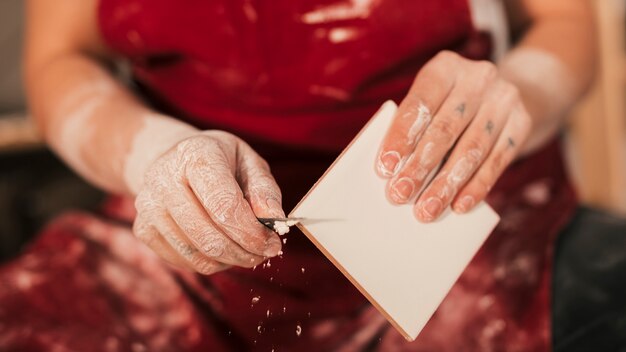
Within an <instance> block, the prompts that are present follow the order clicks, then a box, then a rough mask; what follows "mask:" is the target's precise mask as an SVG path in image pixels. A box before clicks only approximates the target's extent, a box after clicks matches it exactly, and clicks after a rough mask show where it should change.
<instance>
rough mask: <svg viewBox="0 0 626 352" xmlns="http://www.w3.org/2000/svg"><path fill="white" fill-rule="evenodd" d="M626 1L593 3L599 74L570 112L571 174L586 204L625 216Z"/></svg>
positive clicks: (611, 0) (600, 0)
mask: <svg viewBox="0 0 626 352" xmlns="http://www.w3.org/2000/svg"><path fill="white" fill-rule="evenodd" d="M625 3H626V0H596V1H595V6H596V15H597V18H598V50H599V53H600V62H599V64H600V65H599V70H598V77H597V81H596V84H595V86H594V88H593V89H592V91H591V92H590V94H589V96H588V97H587V98H586V99H585V101H583V102H582V103H581V104H580V105H579V107H578V108H577V109H576V111H575V112H574V116H573V117H574V118H573V120H572V123H571V128H570V133H571V137H572V141H573V143H572V146H573V148H574V152H573V158H574V162H573V164H574V172H575V173H576V174H577V175H576V176H577V179H578V181H579V182H578V188H579V191H580V193H581V196H582V200H583V201H584V202H585V203H588V204H591V205H594V206H598V207H601V208H604V209H608V210H612V211H616V212H620V213H626V170H625V164H626V156H625V152H626V123H625V121H626V115H625V113H626V109H625V103H624V100H625V99H626V91H625V88H626V66H625V64H626V49H625V47H624V41H625V36H624V32H625V31H626V23H625V21H624V19H625V16H624V10H625V9H624V6H625Z"/></svg>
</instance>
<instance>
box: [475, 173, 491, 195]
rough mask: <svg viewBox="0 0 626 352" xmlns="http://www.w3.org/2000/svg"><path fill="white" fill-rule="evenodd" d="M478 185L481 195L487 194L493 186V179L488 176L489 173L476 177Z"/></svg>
mask: <svg viewBox="0 0 626 352" xmlns="http://www.w3.org/2000/svg"><path fill="white" fill-rule="evenodd" d="M476 185H477V188H478V193H479V194H487V193H489V191H490V190H491V187H492V186H493V181H492V177H490V176H489V175H487V173H485V172H482V173H480V174H479V175H478V176H477V177H476Z"/></svg>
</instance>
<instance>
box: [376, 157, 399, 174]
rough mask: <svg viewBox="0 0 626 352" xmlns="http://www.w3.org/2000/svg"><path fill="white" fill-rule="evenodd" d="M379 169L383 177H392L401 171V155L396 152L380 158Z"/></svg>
mask: <svg viewBox="0 0 626 352" xmlns="http://www.w3.org/2000/svg"><path fill="white" fill-rule="evenodd" d="M378 168H379V169H380V173H381V174H382V175H383V176H386V177H391V176H393V175H395V174H396V173H397V172H398V169H400V153H398V152H396V151H390V152H386V153H385V154H383V155H382V156H381V157H380V161H379V163H378Z"/></svg>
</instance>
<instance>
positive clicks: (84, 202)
mask: <svg viewBox="0 0 626 352" xmlns="http://www.w3.org/2000/svg"><path fill="white" fill-rule="evenodd" d="M594 3H595V7H596V16H597V19H598V27H599V33H598V41H597V42H598V50H599V53H600V58H601V59H600V67H599V71H598V77H597V80H596V83H595V85H594V87H593V89H592V90H591V92H590V93H589V95H588V97H587V98H586V99H585V100H584V101H583V102H582V103H581V104H580V105H579V106H578V107H577V108H576V109H575V111H573V113H572V119H571V120H570V121H571V122H570V125H569V126H568V127H567V129H566V131H565V134H566V138H564V143H565V145H566V150H567V154H568V161H569V164H570V168H571V170H572V175H573V176H574V179H575V181H576V183H577V185H578V190H579V193H580V195H581V198H582V199H583V201H584V202H585V203H586V204H588V205H591V206H593V207H594V208H597V209H603V210H608V211H609V212H611V213H614V214H626V107H625V102H626V16H625V14H626V0H595V1H594ZM22 22H23V3H22V0H1V1H0V260H3V259H4V260H6V259H7V258H10V257H11V256H12V255H14V254H15V253H17V251H18V249H19V248H20V247H21V246H22V245H23V244H24V243H26V242H27V240H28V239H29V238H30V236H32V235H33V234H35V233H36V231H37V229H38V228H40V227H41V226H42V224H43V223H44V222H45V221H46V220H47V219H50V218H51V217H53V216H54V215H55V214H58V213H60V212H62V211H64V210H67V209H69V208H81V209H93V208H94V207H96V206H97V204H98V203H99V201H100V200H101V199H102V194H101V193H100V192H99V191H97V190H95V189H94V188H92V187H90V186H89V185H87V184H85V183H84V182H83V181H81V180H80V179H79V178H78V177H76V176H75V175H74V174H73V173H72V172H70V171H69V170H68V169H67V168H65V167H64V166H63V165H62V164H61V163H60V162H59V161H58V160H57V159H56V158H55V157H54V156H53V155H52V154H51V153H50V152H49V151H47V150H46V149H45V148H44V147H43V144H42V143H41V141H40V140H39V138H38V137H37V133H36V132H35V130H34V128H33V126H32V124H31V123H30V122H29V120H28V118H27V116H28V113H27V111H26V110H25V102H24V94H23V90H22V85H21V81H20V71H21V67H20V60H21V58H20V56H21V41H22V35H23V29H22V25H23V23H22ZM566 40H567V39H566Z"/></svg>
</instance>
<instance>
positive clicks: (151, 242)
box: [133, 215, 193, 270]
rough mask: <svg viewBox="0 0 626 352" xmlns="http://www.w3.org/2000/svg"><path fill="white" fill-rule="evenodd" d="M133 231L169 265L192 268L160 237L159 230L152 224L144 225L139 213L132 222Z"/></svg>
mask: <svg viewBox="0 0 626 352" xmlns="http://www.w3.org/2000/svg"><path fill="white" fill-rule="evenodd" d="M133 233H134V234H135V237H137V238H138V239H139V240H140V241H141V242H143V243H144V244H145V245H146V246H148V247H149V248H150V249H152V251H153V252H154V253H156V254H157V255H158V256H159V257H160V258H161V259H163V260H165V261H166V262H168V263H170V264H171V265H173V266H175V267H177V268H180V269H187V270H193V268H191V267H190V266H189V264H188V263H187V261H186V260H185V259H183V258H182V257H181V256H180V255H179V254H178V253H176V251H175V250H174V249H173V248H172V247H171V246H170V245H169V244H168V243H167V242H166V241H165V240H164V239H163V237H161V235H160V234H159V232H158V231H157V230H156V229H155V228H154V227H152V226H149V225H146V223H145V222H144V221H143V220H142V219H141V215H138V216H137V218H136V219H135V223H134V224H133Z"/></svg>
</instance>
